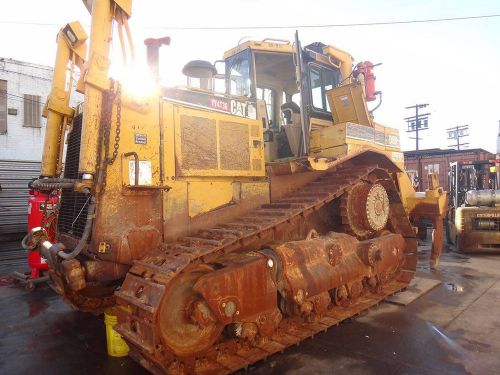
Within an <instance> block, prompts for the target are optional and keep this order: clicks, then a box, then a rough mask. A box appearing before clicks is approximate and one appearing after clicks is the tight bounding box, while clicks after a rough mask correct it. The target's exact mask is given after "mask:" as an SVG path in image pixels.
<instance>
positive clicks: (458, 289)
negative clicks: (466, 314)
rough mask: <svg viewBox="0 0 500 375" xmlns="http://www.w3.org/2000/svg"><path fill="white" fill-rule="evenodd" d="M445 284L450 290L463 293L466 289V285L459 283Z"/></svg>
mask: <svg viewBox="0 0 500 375" xmlns="http://www.w3.org/2000/svg"><path fill="white" fill-rule="evenodd" d="M444 285H445V286H446V288H448V290H451V291H452V292H458V293H461V292H463V291H464V287H463V286H462V285H459V284H455V283H450V282H447V283H444Z"/></svg>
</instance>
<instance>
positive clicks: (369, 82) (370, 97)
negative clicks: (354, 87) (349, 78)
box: [354, 61, 377, 102]
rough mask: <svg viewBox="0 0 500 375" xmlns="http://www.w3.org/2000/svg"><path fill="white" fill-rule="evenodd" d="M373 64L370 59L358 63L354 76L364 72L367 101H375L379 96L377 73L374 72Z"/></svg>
mask: <svg viewBox="0 0 500 375" xmlns="http://www.w3.org/2000/svg"><path fill="white" fill-rule="evenodd" d="M374 66H375V65H373V64H372V63H371V62H370V61H362V62H360V63H358V64H357V65H356V69H355V73H354V77H357V76H358V75H359V74H363V76H364V83H365V94H366V101H367V102H371V101H374V100H375V99H376V98H377V96H376V94H375V75H374V74H373V67H374Z"/></svg>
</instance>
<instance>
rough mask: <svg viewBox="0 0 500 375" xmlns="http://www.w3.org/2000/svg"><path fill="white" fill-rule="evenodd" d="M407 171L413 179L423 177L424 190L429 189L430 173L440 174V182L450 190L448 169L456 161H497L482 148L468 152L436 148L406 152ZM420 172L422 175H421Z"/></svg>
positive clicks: (493, 155) (468, 150)
mask: <svg viewBox="0 0 500 375" xmlns="http://www.w3.org/2000/svg"><path fill="white" fill-rule="evenodd" d="M404 157H405V169H406V171H407V172H408V174H409V175H410V177H411V178H412V179H413V178H414V177H415V176H419V175H420V173H421V174H422V177H423V181H424V182H423V189H427V178H426V176H427V174H428V173H430V172H438V173H439V182H440V183H441V186H443V187H444V188H445V189H447V188H448V168H449V165H450V163H451V162H454V161H474V160H491V159H495V154H492V153H491V152H488V151H486V150H483V149H482V148H472V149H467V150H452V149H448V150H442V149H440V148H434V149H429V150H418V151H405V152H404ZM419 170H420V173H419Z"/></svg>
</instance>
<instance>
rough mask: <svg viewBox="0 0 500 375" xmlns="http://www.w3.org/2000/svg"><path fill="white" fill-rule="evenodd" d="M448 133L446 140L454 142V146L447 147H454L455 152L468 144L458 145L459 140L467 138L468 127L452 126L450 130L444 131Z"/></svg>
mask: <svg viewBox="0 0 500 375" xmlns="http://www.w3.org/2000/svg"><path fill="white" fill-rule="evenodd" d="M446 132H447V133H448V140H456V142H457V143H456V144H453V145H448V147H456V148H457V150H460V146H467V145H469V142H466V143H460V139H461V138H464V137H468V136H469V125H459V126H453V127H451V128H448V129H446Z"/></svg>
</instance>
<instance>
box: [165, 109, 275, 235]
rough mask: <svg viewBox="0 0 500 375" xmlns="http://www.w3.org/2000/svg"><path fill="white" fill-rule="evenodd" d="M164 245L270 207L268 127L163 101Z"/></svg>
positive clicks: (241, 118)
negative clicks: (266, 153)
mask: <svg viewBox="0 0 500 375" xmlns="http://www.w3.org/2000/svg"><path fill="white" fill-rule="evenodd" d="M161 113H162V132H163V137H164V147H163V165H164V167H163V168H164V169H163V175H164V176H165V184H166V185H169V186H170V187H171V189H170V190H169V191H165V192H164V193H163V222H164V225H163V226H164V240H165V241H171V240H174V239H176V238H178V237H180V236H183V235H186V234H189V233H194V232H196V231H197V230H199V229H203V228H206V227H208V226H209V225H210V226H214V225H215V224H216V223H218V222H222V221H227V220H231V219H232V218H234V217H237V216H239V215H242V214H244V213H245V212H248V211H249V210H251V209H253V208H255V207H258V206H260V205H262V204H264V203H268V202H269V184H268V182H267V181H266V179H265V167H264V147H263V139H262V132H263V130H262V123H261V122H260V121H257V120H252V119H248V118H243V117H238V116H232V115H226V114H223V113H220V112H214V111H206V110H203V109H197V108H192V107H189V106H186V105H181V104H178V103H172V102H169V101H165V102H163V105H162V109H161Z"/></svg>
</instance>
